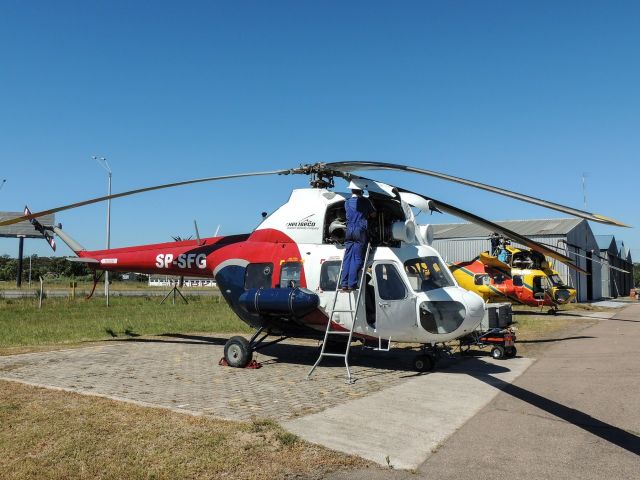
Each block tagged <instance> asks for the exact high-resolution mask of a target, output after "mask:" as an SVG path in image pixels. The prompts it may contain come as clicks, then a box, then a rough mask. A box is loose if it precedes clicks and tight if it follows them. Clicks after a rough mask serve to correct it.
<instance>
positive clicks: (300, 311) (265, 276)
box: [0, 162, 625, 378]
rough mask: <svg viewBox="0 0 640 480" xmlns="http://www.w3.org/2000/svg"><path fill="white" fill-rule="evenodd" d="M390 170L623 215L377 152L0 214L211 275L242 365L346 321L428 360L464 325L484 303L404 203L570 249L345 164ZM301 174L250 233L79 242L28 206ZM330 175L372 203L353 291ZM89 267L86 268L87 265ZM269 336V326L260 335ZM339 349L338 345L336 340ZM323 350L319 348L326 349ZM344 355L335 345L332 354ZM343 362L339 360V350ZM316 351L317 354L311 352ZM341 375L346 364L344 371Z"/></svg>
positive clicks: (90, 259) (99, 262) (131, 265)
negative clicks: (384, 158) (344, 289)
mask: <svg viewBox="0 0 640 480" xmlns="http://www.w3.org/2000/svg"><path fill="white" fill-rule="evenodd" d="M365 169H367V170H398V171H405V172H412V173H417V174H422V175H428V176H433V177H437V178H441V179H445V180H449V181H453V182H457V183H462V184H465V185H468V186H473V187H476V188H481V189H484V190H488V191H492V192H494V193H497V194H501V195H506V196H509V197H512V198H515V199H518V200H522V201H525V202H529V203H534V204H537V205H540V206H544V207H547V208H551V209H554V210H558V211H561V212H565V213H570V214H572V215H576V216H579V217H582V218H586V219H589V220H593V221H596V222H601V223H606V224H610V225H616V226H625V225H624V224H621V223H619V222H617V221H615V220H612V219H609V218H607V217H603V216H601V215H596V214H592V213H589V212H585V211H582V210H577V209H574V208H571V207H565V206H562V205H558V204H555V203H552V202H548V201H545V200H541V199H538V198H534V197H530V196H527V195H523V194H520V193H516V192H512V191H509V190H505V189H501V188H498V187H493V186H489V185H485V184H482V183H478V182H474V181H471V180H466V179H463V178H458V177H453V176H449V175H445V174H442V173H437V172H433V171H429V170H424V169H419V168H415V167H409V166H404V165H396V164H389V163H380V162H337V163H317V164H313V165H303V166H300V167H298V168H292V169H286V170H275V171H267V172H254V173H242V174H236V175H225V176H218V177H208V178H202V179H196V180H188V181H183V182H177V183H171V184H164V185H157V186H152V187H147V188H141V189H137V190H132V191H128V192H123V193H118V194H114V195H111V196H104V197H99V198H94V199H91V200H86V201H82V202H78V203H74V204H71V205H65V206H62V207H58V208H53V209H50V210H45V211H41V212H36V213H29V214H28V215H25V216H23V217H20V218H14V219H10V220H5V221H2V219H0V225H9V224H12V223H17V222H19V221H22V220H31V221H32V223H34V225H35V226H36V228H39V229H44V230H53V231H54V232H55V233H56V234H57V235H58V236H59V238H60V239H62V240H63V241H64V242H65V243H66V244H67V245H68V246H69V247H70V248H71V249H72V250H73V251H74V252H75V254H76V255H77V257H74V258H72V259H71V260H75V261H81V262H86V263H87V265H88V266H89V267H90V268H92V269H93V270H94V272H95V271H97V270H101V271H126V272H130V271H135V272H140V273H149V274H154V273H166V274H173V275H180V276H201V277H208V278H211V277H213V278H214V279H215V281H216V282H217V285H218V286H219V288H220V291H221V293H222V295H223V297H224V299H225V300H226V302H227V303H228V304H229V306H230V307H231V309H232V310H233V311H234V312H235V313H236V314H237V315H238V317H240V318H241V319H242V320H243V321H244V322H246V323H247V324H249V325H250V326H252V327H253V328H255V329H256V333H255V334H254V335H253V336H252V338H251V339H250V340H247V339H245V338H243V337H233V338H231V339H230V340H229V341H228V342H227V344H226V345H225V360H226V361H227V363H228V364H229V365H231V366H233V367H244V366H246V365H247V364H249V362H250V361H251V359H252V356H253V352H255V351H256V350H258V349H259V348H263V347H265V346H267V345H271V344H273V343H276V342H279V341H281V340H283V339H285V338H288V337H304V338H323V336H324V340H325V341H324V342H323V350H322V352H324V345H325V344H326V343H327V342H326V340H327V332H328V331H342V332H349V338H348V341H349V344H350V341H351V340H352V337H355V338H356V339H360V340H362V341H365V342H367V341H368V342H371V341H374V342H379V345H382V344H383V343H382V341H384V342H385V343H386V345H390V343H391V341H393V342H397V343H403V342H406V343H416V344H420V345H422V346H423V349H422V351H421V352H420V353H419V354H418V355H417V356H416V359H415V362H414V367H415V368H416V369H418V370H429V369H431V368H432V367H433V364H434V357H433V355H432V354H431V352H432V350H431V349H433V348H434V347H435V346H436V345H437V344H441V343H443V342H447V341H450V340H454V339H456V338H459V337H462V336H465V335H467V334H469V333H470V332H472V331H473V330H474V329H475V328H476V327H477V326H478V325H479V323H480V321H481V319H482V317H483V314H484V302H483V300H482V298H481V297H479V296H478V295H477V294H475V293H473V292H470V291H467V290H465V289H463V288H461V287H460V286H459V285H458V284H457V282H456V280H455V278H454V277H453V275H452V274H451V273H450V272H449V269H448V268H447V267H446V265H445V263H444V262H443V260H442V258H441V257H440V255H439V253H438V252H437V251H436V250H435V249H434V248H433V247H431V245H430V243H431V234H430V232H431V230H430V227H429V226H424V225H423V226H419V227H416V220H415V216H414V213H413V210H412V208H411V207H415V208H417V209H419V210H421V211H439V212H444V213H450V214H453V215H456V216H458V217H460V218H463V219H465V220H468V221H470V222H473V223H476V224H480V225H482V226H484V227H486V228H487V229H488V230H490V231H495V232H499V233H500V234H502V235H504V236H506V237H508V238H511V239H513V240H515V241H517V242H518V243H521V244H523V245H525V246H527V247H529V248H531V249H533V250H535V251H537V252H540V253H542V254H544V255H546V256H549V257H552V258H555V259H558V260H559V261H562V262H564V263H567V264H569V265H572V264H573V262H572V260H571V259H570V258H568V257H566V256H564V255H562V254H560V253H558V252H556V251H555V250H553V249H551V248H548V247H546V246H544V245H542V244H539V243H536V242H534V241H532V240H530V239H528V238H526V237H523V236H522V235H519V234H517V233H516V232H513V231H511V230H508V229H505V228H503V227H501V226H499V225H497V224H495V223H492V222H490V221H488V220H485V219H483V218H480V217H478V216H476V215H474V214H471V213H469V212H466V211H464V210H461V209H458V208H456V207H454V206H451V205H448V204H446V203H443V202H440V201H438V200H434V199H432V198H430V197H427V196H424V195H421V194H418V193H414V192H411V191H408V190H405V189H402V188H399V187H394V186H391V185H388V184H385V183H381V182H378V181H375V180H372V179H369V178H365V177H362V176H359V175H356V174H355V173H354V172H356V171H360V170H365ZM293 174H300V175H308V176H310V178H311V181H310V187H309V188H302V189H296V190H293V192H292V193H291V196H290V198H289V200H288V201H287V202H286V203H285V204H284V205H282V206H281V207H280V208H278V209H277V210H276V211H275V212H273V213H272V214H271V215H269V216H266V217H265V218H264V220H263V221H262V223H261V224H260V225H259V226H258V227H256V228H255V229H254V230H253V231H252V232H251V233H247V234H242V235H231V236H219V237H211V238H202V239H196V240H186V241H176V242H169V243H159V244H152V245H142V246H134V247H125V248H114V249H109V250H93V251H88V250H86V249H84V248H83V247H82V246H80V245H79V244H78V243H77V242H75V241H74V240H73V239H71V238H70V237H69V236H68V235H67V234H66V233H65V232H63V231H62V229H61V228H60V227H59V226H53V227H43V226H42V225H40V224H39V223H38V222H37V220H35V219H36V218H38V217H40V216H42V215H46V214H50V213H56V212H59V211H62V210H68V209H72V208H77V207H80V206H83V205H88V204H91V203H96V202H102V201H105V200H108V199H115V198H119V197H124V196H128V195H134V194H138V193H142V192H147V191H152V190H158V189H163V188H170V187H177V186H181V185H189V184H194V183H202V182H213V181H221V180H227V179H232V178H242V177H252V176H263V175H293ZM337 178H341V179H344V180H346V181H348V182H353V183H354V184H355V185H357V186H358V187H359V188H360V189H362V190H366V191H368V194H369V198H370V200H371V201H372V202H373V203H374V205H375V208H376V209H377V211H378V216H377V219H376V220H375V222H373V223H374V224H375V225H373V227H372V228H371V229H370V241H371V246H372V249H371V250H370V252H371V253H370V254H369V255H368V261H367V265H366V266H365V268H364V269H363V272H364V273H363V275H362V276H361V281H360V286H361V288H359V289H358V290H357V291H354V292H348V293H339V291H338V288H337V284H336V283H337V282H336V278H337V276H338V273H339V271H340V268H341V260H342V256H343V253H344V247H343V245H342V244H341V240H342V239H343V238H344V231H345V225H344V218H345V210H344V202H345V200H346V199H347V198H348V197H349V196H350V194H344V193H338V192H335V191H334V186H335V185H334V180H335V179H337ZM94 278H95V277H94ZM269 336H274V337H277V338H276V339H275V340H270V341H267V338H268V337H269ZM347 353H348V347H347ZM327 355H329V354H327ZM336 356H344V355H336ZM344 357H345V363H346V365H347V372H349V368H348V363H347V358H346V356H344ZM321 358H322V355H321V356H320V358H319V359H318V361H320V359H321ZM349 378H350V374H349Z"/></svg>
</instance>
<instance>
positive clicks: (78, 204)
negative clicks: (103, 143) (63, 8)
mask: <svg viewBox="0 0 640 480" xmlns="http://www.w3.org/2000/svg"><path fill="white" fill-rule="evenodd" d="M289 173H291V170H288V169H287V170H272V171H268V172H252V173H236V174H233V175H221V176H218V177H205V178H197V179H195V180H185V181H182V182H174V183H165V184H162V185H154V186H151V187H145V188H137V189H135V190H129V191H127V192H122V193H115V194H113V195H105V196H103V197H97V198H92V199H90V200H84V201H82V202H76V203H71V204H69V205H63V206H62V207H56V208H51V209H49V210H42V211H41V212H35V213H31V214H29V215H23V216H22V217H15V218H11V219H8V220H2V219H0V226H4V225H13V224H14V223H18V222H22V221H24V220H31V219H32V218H38V217H42V216H43V215H49V214H52V213H57V212H61V211H63V210H70V209H72V208H77V207H82V206H84V205H90V204H92V203H98V202H104V201H105V200H110V199H114V198H120V197H127V196H129V195H135V194H137V193H143V192H150V191H152V190H160V189H163V188H172V187H180V186H183V185H192V184H194V183H204V182H214V181H217V180H229V179H232V178H244V177H258V176H264V175H287V174H289Z"/></svg>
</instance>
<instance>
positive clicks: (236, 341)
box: [224, 336, 253, 368]
mask: <svg viewBox="0 0 640 480" xmlns="http://www.w3.org/2000/svg"><path fill="white" fill-rule="evenodd" d="M224 359H225V360H226V361H227V364H228V365H229V366H230V367H235V368H244V367H246V366H247V365H248V364H249V362H251V360H252V359H253V350H252V349H251V346H250V345H249V341H248V340H247V339H246V338H244V337H240V336H236V337H231V338H230V339H229V340H227V343H225V345H224Z"/></svg>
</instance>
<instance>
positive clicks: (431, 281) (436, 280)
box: [404, 256, 453, 292]
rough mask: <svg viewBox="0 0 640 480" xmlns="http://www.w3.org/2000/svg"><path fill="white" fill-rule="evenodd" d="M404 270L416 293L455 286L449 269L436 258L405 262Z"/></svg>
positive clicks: (422, 258)
mask: <svg viewBox="0 0 640 480" xmlns="http://www.w3.org/2000/svg"><path fill="white" fill-rule="evenodd" d="M404 269H405V271H406V272H407V276H408V277H409V283H410V284H411V288H413V289H414V290H415V291H416V292H428V291H429V290H435V289H437V288H444V287H450V286H452V285H453V280H452V279H451V276H450V275H449V271H448V269H447V267H445V266H444V265H443V264H442V262H441V261H440V259H439V258H438V257H436V256H430V257H420V258H414V259H411V260H407V261H406V262H404Z"/></svg>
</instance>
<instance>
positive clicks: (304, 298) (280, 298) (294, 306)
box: [238, 287, 320, 317]
mask: <svg viewBox="0 0 640 480" xmlns="http://www.w3.org/2000/svg"><path fill="white" fill-rule="evenodd" d="M238 302H239V303H240V305H241V306H242V308H244V309H245V310H247V311H248V312H249V313H257V314H259V315H278V316H293V317H303V316H305V315H307V314H309V313H311V312H313V311H314V310H315V309H316V308H318V305H320V298H319V297H318V295H316V294H315V293H314V292H312V291H311V290H308V289H306V288H300V287H296V288H252V289H250V290H247V291H246V292H244V293H243V294H242V295H240V298H239V299H238Z"/></svg>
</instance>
